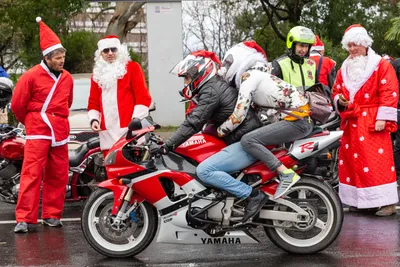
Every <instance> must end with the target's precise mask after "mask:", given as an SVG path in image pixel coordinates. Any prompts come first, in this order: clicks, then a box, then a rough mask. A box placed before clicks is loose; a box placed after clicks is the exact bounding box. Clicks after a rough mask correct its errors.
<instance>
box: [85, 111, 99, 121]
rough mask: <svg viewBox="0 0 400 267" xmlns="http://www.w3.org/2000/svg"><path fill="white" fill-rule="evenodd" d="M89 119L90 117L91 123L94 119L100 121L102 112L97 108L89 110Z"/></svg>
mask: <svg viewBox="0 0 400 267" xmlns="http://www.w3.org/2000/svg"><path fill="white" fill-rule="evenodd" d="M88 119H89V123H90V122H91V121H92V120H98V121H99V122H100V112H99V111H98V110H95V109H91V110H89V111H88Z"/></svg>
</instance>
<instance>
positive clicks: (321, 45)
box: [311, 35, 325, 51]
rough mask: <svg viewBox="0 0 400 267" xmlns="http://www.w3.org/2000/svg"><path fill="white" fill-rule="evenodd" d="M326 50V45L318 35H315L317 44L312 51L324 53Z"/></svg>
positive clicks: (312, 47)
mask: <svg viewBox="0 0 400 267" xmlns="http://www.w3.org/2000/svg"><path fill="white" fill-rule="evenodd" d="M322 50H325V46H324V43H323V42H322V41H321V39H319V36H318V35H315V43H314V44H313V45H312V46H311V51H322Z"/></svg>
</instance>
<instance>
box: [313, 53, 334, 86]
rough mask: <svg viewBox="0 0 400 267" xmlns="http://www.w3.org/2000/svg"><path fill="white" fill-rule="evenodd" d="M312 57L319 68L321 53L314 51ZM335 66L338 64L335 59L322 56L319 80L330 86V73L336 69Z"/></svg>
mask: <svg viewBox="0 0 400 267" xmlns="http://www.w3.org/2000/svg"><path fill="white" fill-rule="evenodd" d="M310 58H311V59H312V60H314V61H315V63H316V64H317V67H316V68H317V70H318V64H319V60H320V58H321V55H320V54H319V53H315V54H314V53H312V54H311V56H310ZM335 66H336V62H335V61H334V60H332V59H330V58H329V57H323V58H322V63H321V70H320V72H319V77H318V80H319V82H320V83H322V84H324V85H326V86H328V87H329V81H328V77H329V74H330V73H331V72H332V71H333V70H334V68H335Z"/></svg>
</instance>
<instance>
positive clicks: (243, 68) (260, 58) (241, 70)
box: [235, 53, 267, 88]
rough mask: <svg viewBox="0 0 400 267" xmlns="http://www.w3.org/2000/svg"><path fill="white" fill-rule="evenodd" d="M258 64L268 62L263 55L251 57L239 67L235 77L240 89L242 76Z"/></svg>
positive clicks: (252, 55) (258, 54) (256, 54)
mask: <svg viewBox="0 0 400 267" xmlns="http://www.w3.org/2000/svg"><path fill="white" fill-rule="evenodd" d="M257 62H262V63H267V60H266V59H265V57H264V55H263V54H261V53H254V54H251V55H249V56H248V57H247V59H246V60H245V61H243V62H242V64H241V65H240V66H239V69H238V70H237V72H236V77H235V83H236V86H237V87H238V88H239V87H240V79H241V78H242V74H243V73H245V72H246V71H247V70H248V69H250V68H251V67H253V66H254V65H255V64H256V63H257Z"/></svg>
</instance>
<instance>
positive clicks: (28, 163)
mask: <svg viewBox="0 0 400 267" xmlns="http://www.w3.org/2000/svg"><path fill="white" fill-rule="evenodd" d="M24 153H25V158H24V162H23V165H22V171H21V184H20V191H19V195H18V203H17V207H16V210H15V216H16V220H17V222H26V223H32V224H36V223H37V220H38V209H39V201H40V188H41V187H42V218H55V219H58V220H59V219H61V215H62V211H63V208H64V199H65V189H66V186H67V184H68V165H69V163H68V145H66V144H65V145H62V146H56V147H52V146H51V140H40V139H39V140H27V141H26V145H25V150H24ZM42 181H43V183H42Z"/></svg>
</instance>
